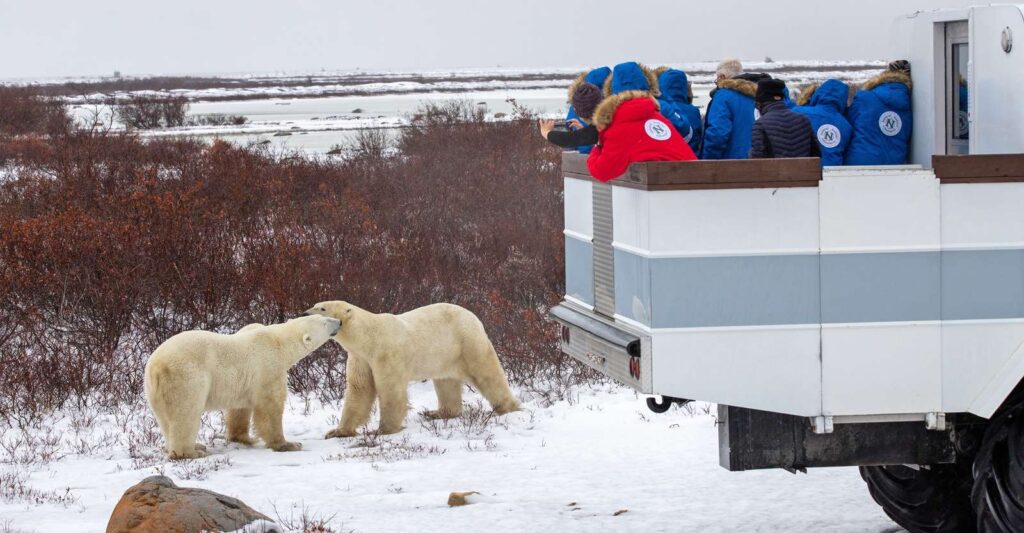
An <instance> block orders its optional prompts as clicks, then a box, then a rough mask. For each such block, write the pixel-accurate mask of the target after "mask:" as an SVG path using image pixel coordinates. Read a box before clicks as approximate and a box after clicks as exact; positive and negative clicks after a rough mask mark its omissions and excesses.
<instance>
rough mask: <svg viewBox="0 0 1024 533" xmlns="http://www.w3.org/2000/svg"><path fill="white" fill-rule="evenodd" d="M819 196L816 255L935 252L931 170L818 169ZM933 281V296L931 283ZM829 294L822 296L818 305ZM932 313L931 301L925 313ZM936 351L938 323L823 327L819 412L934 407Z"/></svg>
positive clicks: (937, 399) (936, 197)
mask: <svg viewBox="0 0 1024 533" xmlns="http://www.w3.org/2000/svg"><path fill="white" fill-rule="evenodd" d="M819 193H820V195H821V251H822V253H872V252H875V253H887V252H924V251H935V250H938V249H939V245H940V231H939V227H940V224H939V207H940V191H939V181H938V180H937V179H936V178H935V175H934V173H932V172H931V171H924V170H914V169H908V168H907V167H861V168H855V167H851V168H847V169H826V170H825V174H824V179H823V181H822V183H821V186H820V187H819ZM824 279H825V278H824V277H823V280H824ZM837 281H838V282H839V283H842V280H841V279H840V280H837ZM823 282H824V281H823ZM935 283H936V285H935V287H934V291H935V293H938V291H939V290H940V286H939V285H938V280H937V279H936V281H935ZM829 296H830V295H829V294H826V293H824V292H823V294H822V298H823V299H825V300H826V301H827V299H828V298H829ZM868 305H869V306H870V302H868ZM823 313H825V311H824V310H823ZM825 314H827V313H825ZM938 314H939V309H938V303H937V302H936V303H935V309H934V310H932V315H933V316H935V318H938ZM941 346H942V336H941V327H940V326H939V325H938V322H935V323H934V324H932V325H927V324H925V325H921V324H914V323H910V322H895V323H882V324H871V323H862V324H832V325H827V326H824V327H823V328H822V331H821V353H822V410H823V411H824V412H825V414H826V415H868V414H894V413H923V412H928V411H937V410H939V408H940V407H941V386H942V374H941Z"/></svg>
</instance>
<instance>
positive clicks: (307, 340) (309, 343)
mask: <svg viewBox="0 0 1024 533" xmlns="http://www.w3.org/2000/svg"><path fill="white" fill-rule="evenodd" d="M302 345H303V346H305V347H306V349H307V350H312V349H313V337H310V336H309V333H306V334H305V335H303V336H302Z"/></svg>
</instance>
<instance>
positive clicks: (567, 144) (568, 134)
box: [548, 126, 597, 149]
mask: <svg viewBox="0 0 1024 533" xmlns="http://www.w3.org/2000/svg"><path fill="white" fill-rule="evenodd" d="M548 142H550V143H551V144H554V145H556V146H561V147H562V148H570V149H572V148H576V147H579V146H590V145H592V144H597V128H595V127H594V126H586V127H585V128H583V129H578V130H576V131H566V130H551V131H550V132H549V133H548Z"/></svg>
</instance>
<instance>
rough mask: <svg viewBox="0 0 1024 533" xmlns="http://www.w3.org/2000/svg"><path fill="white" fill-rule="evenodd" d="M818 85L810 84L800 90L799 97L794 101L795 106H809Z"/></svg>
mask: <svg viewBox="0 0 1024 533" xmlns="http://www.w3.org/2000/svg"><path fill="white" fill-rule="evenodd" d="M820 85H821V84H820V83H812V84H810V85H808V86H806V87H804V88H803V89H800V96H799V97H798V98H797V99H796V105H798V106H805V105H810V103H811V97H812V96H814V92H815V91H817V90H818V87H819V86H820Z"/></svg>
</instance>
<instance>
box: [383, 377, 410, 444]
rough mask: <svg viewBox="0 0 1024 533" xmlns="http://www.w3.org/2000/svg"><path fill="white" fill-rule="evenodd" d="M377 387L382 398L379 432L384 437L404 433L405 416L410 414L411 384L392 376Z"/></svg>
mask: <svg viewBox="0 0 1024 533" xmlns="http://www.w3.org/2000/svg"><path fill="white" fill-rule="evenodd" d="M376 386H377V395H378V396H379V397H380V427H379V428H378V429H377V431H378V432H379V433H380V434H382V435H390V434H392V433H398V432H399V431H402V428H403V427H404V424H405V415H406V414H408V412H409V391H408V387H409V382H408V381H405V380H402V379H398V378H396V377H393V376H392V377H390V378H388V379H384V380H378V381H377V383H376Z"/></svg>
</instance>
